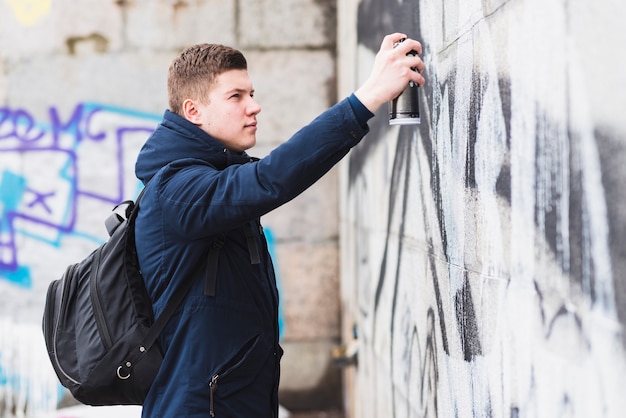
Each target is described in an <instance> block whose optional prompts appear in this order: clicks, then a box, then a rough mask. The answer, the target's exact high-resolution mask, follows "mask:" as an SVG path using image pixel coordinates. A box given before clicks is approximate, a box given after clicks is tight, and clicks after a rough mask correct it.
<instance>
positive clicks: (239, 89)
mask: <svg viewBox="0 0 626 418" xmlns="http://www.w3.org/2000/svg"><path fill="white" fill-rule="evenodd" d="M248 92H249V93H254V89H253V88H252V89H247V88H241V87H235V88H232V89H230V90H227V91H226V94H231V93H248Z"/></svg>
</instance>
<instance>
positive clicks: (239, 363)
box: [208, 335, 272, 417]
mask: <svg viewBox="0 0 626 418" xmlns="http://www.w3.org/2000/svg"><path fill="white" fill-rule="evenodd" d="M271 354H272V348H271V346H269V345H268V344H267V343H266V342H265V340H264V339H263V338H262V337H261V336H260V335H257V336H255V337H254V338H252V339H250V340H249V341H248V342H247V343H246V344H244V345H243V346H242V347H241V349H240V350H239V351H238V352H237V354H236V355H235V356H233V357H232V358H231V359H230V360H229V361H227V362H226V363H224V365H222V366H221V367H219V368H218V371H217V372H216V373H214V374H213V375H212V376H211V380H210V381H209V384H208V385H209V391H210V408H211V411H210V412H211V416H212V417H214V416H215V411H214V400H215V397H218V396H219V398H220V399H224V398H227V397H229V396H231V395H233V394H234V393H237V392H238V391H240V390H242V389H244V388H246V387H248V386H249V385H251V384H252V383H253V382H254V380H255V379H256V377H257V376H258V374H259V372H260V371H261V368H262V367H263V365H264V364H265V362H266V361H267V359H268V357H270V356H271Z"/></svg>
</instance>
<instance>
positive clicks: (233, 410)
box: [135, 95, 371, 418]
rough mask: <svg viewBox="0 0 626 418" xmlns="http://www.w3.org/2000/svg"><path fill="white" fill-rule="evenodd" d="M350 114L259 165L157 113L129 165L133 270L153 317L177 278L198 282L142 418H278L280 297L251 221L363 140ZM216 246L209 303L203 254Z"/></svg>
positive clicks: (362, 127)
mask: <svg viewBox="0 0 626 418" xmlns="http://www.w3.org/2000/svg"><path fill="white" fill-rule="evenodd" d="M355 106H356V108H355ZM359 106H360V108H359ZM354 109H356V111H357V114H359V110H360V111H361V115H362V114H363V112H362V111H363V109H364V107H363V106H362V104H360V102H358V100H356V98H355V97H354V95H352V96H351V97H350V98H349V99H346V100H343V101H342V102H340V103H338V104H337V105H335V106H333V107H332V108H331V109H329V110H327V111H326V112H324V113H323V114H322V115H320V116H319V117H318V118H316V119H315V120H314V121H313V122H312V123H311V124H310V125H308V126H306V127H304V128H303V129H301V130H300V131H299V132H297V133H296V134H295V135H294V136H293V137H292V138H291V139H290V140H289V141H287V142H285V143H283V144H282V145H280V146H279V147H277V148H276V149H275V150H274V151H273V152H271V153H270V154H269V155H268V156H267V157H265V158H263V159H260V160H256V159H253V158H250V157H249V156H248V155H247V154H246V153H234V152H231V151H229V150H227V149H224V147H223V146H222V145H221V144H220V143H219V142H218V141H216V140H215V139H214V138H212V137H210V136H209V135H208V134H206V133H205V132H204V131H202V130H201V129H199V128H198V127H197V126H195V125H193V124H192V123H190V122H188V121H187V120H185V119H183V118H181V117H179V116H178V115H176V114H174V113H171V112H169V111H166V112H165V115H164V116H163V120H162V122H161V123H160V125H159V126H158V127H157V129H156V130H155V132H154V133H153V134H152V135H151V136H150V138H149V139H148V140H147V141H146V143H145V145H144V146H143V148H142V149H141V151H140V153H139V156H138V159H137V163H136V167H135V171H136V175H137V177H138V178H139V179H140V180H141V181H142V182H143V183H144V184H147V186H146V191H145V193H144V196H143V198H142V201H141V209H140V211H139V215H138V217H137V221H136V241H137V252H138V257H139V264H140V266H141V270H142V272H143V275H144V278H145V282H146V286H147V289H148V292H149V294H150V296H151V298H152V302H153V308H154V312H155V315H158V314H159V313H160V312H161V311H162V310H163V308H164V306H165V304H166V303H167V301H168V299H169V297H170V296H171V295H172V293H173V291H174V290H175V288H176V287H177V286H179V285H180V283H181V282H182V281H183V280H193V281H195V283H194V286H193V287H192V289H191V291H190V293H189V294H188V295H187V297H186V299H185V300H184V302H183V304H182V306H181V307H180V308H179V309H178V311H177V312H176V314H175V315H174V317H173V318H172V319H171V320H170V322H169V324H168V325H167V327H166V329H165V330H164V332H163V333H162V335H161V337H160V344H161V347H162V349H163V351H164V361H163V364H162V367H161V369H160V372H159V374H158V375H157V377H156V380H155V381H154V384H153V385H152V387H151V389H150V392H149V393H148V397H147V399H146V401H145V404H144V407H143V417H150V418H158V417H177V418H178V417H186V418H190V417H208V416H215V417H218V418H223V417H237V418H242V417H277V415H278V395H277V394H278V381H279V361H280V357H281V355H282V349H281V348H280V346H279V343H278V329H277V328H278V320H277V315H278V292H277V289H276V281H275V277H274V270H273V267H272V261H271V259H270V256H269V253H268V251H267V245H266V241H265V238H264V236H263V229H262V227H261V224H260V221H259V218H260V217H261V216H262V215H264V214H266V213H267V212H269V211H271V210H272V209H274V208H276V207H278V206H280V205H282V204H284V203H285V202H288V201H289V200H291V199H293V198H294V197H296V196H297V195H298V194H300V193H301V192H303V191H304V190H305V189H306V188H308V187H309V186H310V185H312V184H313V183H314V182H315V181H316V180H318V179H319V178H320V177H321V176H322V175H324V174H325V173H326V172H327V171H328V170H329V169H330V168H331V167H333V166H334V165H335V164H336V163H337V162H338V161H339V160H340V159H341V158H342V157H343V156H345V155H346V153H347V152H348V151H349V150H350V148H352V147H353V146H355V145H356V144H357V143H358V142H359V140H360V139H361V138H362V137H363V136H364V135H365V134H366V133H367V124H366V121H367V118H366V119H365V121H364V120H363V119H362V118H361V119H359V118H357V117H356V116H355V110H354ZM361 115H360V116H361ZM368 117H371V114H369V115H368ZM219 239H222V241H223V246H222V248H221V249H220V251H219V253H218V259H217V275H216V277H217V280H216V283H215V284H214V289H213V290H214V294H213V295H211V296H207V295H206V294H205V293H207V292H205V286H206V284H207V281H206V280H205V273H206V271H205V270H206V269H207V264H208V263H207V254H208V253H209V250H210V248H211V247H212V246H213V245H214V244H215V242H216V240H219ZM209 264H210V263H209ZM208 293H209V294H212V293H211V292H208Z"/></svg>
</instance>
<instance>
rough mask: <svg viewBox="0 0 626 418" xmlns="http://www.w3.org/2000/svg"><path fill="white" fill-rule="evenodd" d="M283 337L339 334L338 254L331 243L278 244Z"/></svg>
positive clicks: (307, 338)
mask: <svg viewBox="0 0 626 418" xmlns="http://www.w3.org/2000/svg"><path fill="white" fill-rule="evenodd" d="M276 253H277V257H276V260H275V261H276V262H277V263H276V268H277V269H278V271H279V276H280V277H279V278H280V286H281V298H282V299H281V304H282V309H283V314H284V318H285V329H284V338H285V340H312V339H315V338H338V337H339V294H338V291H337V288H338V286H339V282H338V273H339V270H338V269H339V267H338V262H339V255H338V251H337V244H336V243H335V242H328V243H318V244H300V243H294V244H291V243H278V245H277V248H276Z"/></svg>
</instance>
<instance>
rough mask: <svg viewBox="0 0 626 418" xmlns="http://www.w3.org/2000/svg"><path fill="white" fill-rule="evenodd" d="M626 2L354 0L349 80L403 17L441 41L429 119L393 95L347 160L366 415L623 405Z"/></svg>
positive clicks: (347, 18)
mask: <svg viewBox="0 0 626 418" xmlns="http://www.w3.org/2000/svg"><path fill="white" fill-rule="evenodd" d="M625 11H626V6H624V4H623V3H622V2H619V1H609V0H605V1H600V2H596V3H589V2H582V1H570V2H565V3H564V2H558V1H552V0H547V1H545V0H541V1H540V0H509V1H476V0H474V1H446V2H442V1H439V2H432V1H422V0H414V1H395V0H394V1H390V0H362V1H360V2H356V1H353V2H346V3H345V4H344V6H343V7H342V8H340V9H339V12H340V15H339V33H340V34H341V33H344V34H346V36H345V38H346V39H350V40H351V42H352V43H351V44H348V45H344V46H343V47H342V48H341V49H340V54H341V55H340V61H339V62H340V64H339V68H340V71H339V77H340V78H339V79H340V92H346V91H349V90H350V89H352V88H354V86H355V85H357V84H358V82H359V81H361V80H362V79H363V78H364V77H365V76H366V75H367V74H368V72H369V67H370V66H371V62H372V61H373V56H374V54H375V52H376V51H377V49H378V46H379V43H380V40H381V39H382V36H383V35H384V34H386V33H390V32H394V31H401V32H405V33H407V34H409V35H410V36H412V37H414V38H417V39H418V40H420V41H421V42H422V43H423V46H424V54H423V59H424V61H425V62H426V71H425V76H426V78H427V84H426V86H425V87H424V88H423V90H422V91H421V93H422V95H421V105H422V108H421V109H422V112H423V114H422V124H421V125H420V126H419V128H414V127H402V128H398V127H393V128H392V127H389V126H388V125H387V117H386V115H385V112H384V111H382V112H380V114H379V115H377V118H376V119H375V121H374V122H373V123H372V124H371V126H372V132H371V134H370V136H369V137H367V138H366V139H365V140H364V142H363V143H362V144H361V145H360V147H359V148H358V149H356V150H355V152H353V153H352V154H351V155H350V158H349V160H348V161H347V162H346V163H345V164H344V165H343V166H342V186H341V196H342V199H343V200H342V211H341V214H342V218H341V251H342V258H341V259H342V302H343V312H344V315H343V320H344V323H343V329H344V339H346V340H349V339H351V338H352V333H353V328H355V329H356V330H357V334H358V347H359V352H358V360H359V361H358V366H357V367H355V368H352V369H351V370H350V371H349V372H348V375H347V382H348V393H350V396H348V402H347V404H348V407H349V411H350V416H354V417H359V418H367V417H381V416H393V417H435V416H446V417H449V416H456V417H509V416H510V417H560V416H567V417H581V418H582V417H590V416H594V417H621V416H623V415H624V411H625V410H626V408H625V407H626V400H625V399H624V397H623V396H622V395H621V388H622V387H624V385H625V384H626V351H625V348H624V343H625V341H626V338H624V325H626V315H625V311H624V306H626V305H625V302H626V299H625V295H626V293H624V289H625V282H624V278H623V274H622V271H623V267H624V261H625V258H624V257H625V255H624V248H626V240H625V239H624V234H623V232H624V227H625V226H626V212H625V211H624V208H625V204H626V193H625V192H624V189H623V187H622V186H621V184H622V182H623V180H622V179H623V178H624V174H625V173H626V172H625V171H624V168H623V164H622V163H620V161H624V157H625V156H626V140H625V139H624V138H626V136H625V134H626V120H625V119H624V118H623V116H622V115H621V113H622V110H623V109H624V108H626V107H625V105H626V103H625V101H626V99H625V96H624V88H623V87H622V86H623V82H622V81H621V80H620V74H621V70H620V68H624V64H626V62H625V61H626V58H625V57H624V54H622V53H621V52H619V51H621V49H623V48H622V45H623V44H624V41H626V31H624V30H623V23H622V22H621V21H622V20H623V19H622V18H623V16H625V15H626V14H625V13H624V12H625ZM355 16H356V24H355V23H353V22H354V20H355ZM354 28H356V36H354V35H350V34H353V33H354ZM354 51H356V53H355V52H354ZM352 384H353V385H354V386H351V385H352Z"/></svg>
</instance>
